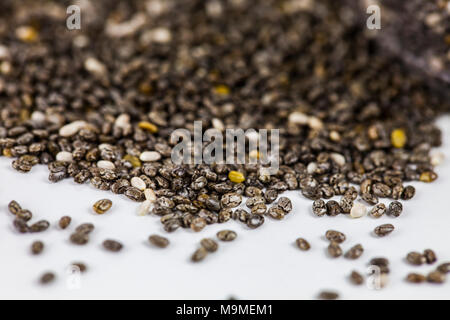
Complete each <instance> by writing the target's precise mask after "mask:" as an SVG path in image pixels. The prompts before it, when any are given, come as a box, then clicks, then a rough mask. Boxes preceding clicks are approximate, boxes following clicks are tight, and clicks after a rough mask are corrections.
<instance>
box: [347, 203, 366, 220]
mask: <svg viewBox="0 0 450 320" xmlns="http://www.w3.org/2000/svg"><path fill="white" fill-rule="evenodd" d="M366 212H367V207H366V206H365V205H364V204H362V203H360V202H355V203H354V204H353V207H352V209H351V210H350V217H352V218H361V217H362V216H364V215H365V214H366Z"/></svg>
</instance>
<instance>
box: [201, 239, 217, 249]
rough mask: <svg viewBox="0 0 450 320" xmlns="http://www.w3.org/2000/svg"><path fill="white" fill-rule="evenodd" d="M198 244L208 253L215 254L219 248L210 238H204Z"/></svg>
mask: <svg viewBox="0 0 450 320" xmlns="http://www.w3.org/2000/svg"><path fill="white" fill-rule="evenodd" d="M200 244H201V245H202V247H203V248H205V249H206V250H207V251H208V252H215V251H217V249H218V248H219V244H218V243H217V242H216V241H214V240H213V239H210V238H205V239H202V240H201V241H200Z"/></svg>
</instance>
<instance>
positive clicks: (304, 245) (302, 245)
mask: <svg viewBox="0 0 450 320" xmlns="http://www.w3.org/2000/svg"><path fill="white" fill-rule="evenodd" d="M295 243H296V244H297V247H298V248H299V249H300V250H303V251H308V250H309V249H310V248H311V245H310V244H309V242H308V241H306V240H305V239H303V238H298V239H297V240H295Z"/></svg>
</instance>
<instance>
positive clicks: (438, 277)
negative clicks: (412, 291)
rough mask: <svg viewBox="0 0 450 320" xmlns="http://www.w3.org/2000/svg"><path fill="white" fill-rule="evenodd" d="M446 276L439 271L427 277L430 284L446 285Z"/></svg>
mask: <svg viewBox="0 0 450 320" xmlns="http://www.w3.org/2000/svg"><path fill="white" fill-rule="evenodd" d="M445 278H446V277H445V274H444V273H441V272H439V271H432V272H430V273H429V274H428V275H427V281H428V282H430V283H444V282H445Z"/></svg>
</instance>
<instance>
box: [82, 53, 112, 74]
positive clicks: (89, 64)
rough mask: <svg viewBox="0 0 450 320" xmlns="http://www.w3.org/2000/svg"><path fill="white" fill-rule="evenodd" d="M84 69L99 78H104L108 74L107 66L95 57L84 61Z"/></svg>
mask: <svg viewBox="0 0 450 320" xmlns="http://www.w3.org/2000/svg"><path fill="white" fill-rule="evenodd" d="M84 68H85V69H86V70H87V71H89V72H90V73H92V74H94V75H97V76H104V75H105V74H106V72H107V69H106V67H105V65H104V64H103V63H101V62H100V61H99V60H97V59H96V58H93V57H90V58H87V59H86V60H85V61H84Z"/></svg>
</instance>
